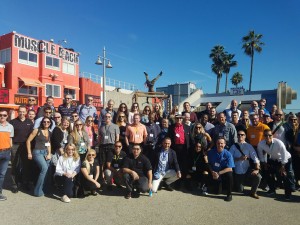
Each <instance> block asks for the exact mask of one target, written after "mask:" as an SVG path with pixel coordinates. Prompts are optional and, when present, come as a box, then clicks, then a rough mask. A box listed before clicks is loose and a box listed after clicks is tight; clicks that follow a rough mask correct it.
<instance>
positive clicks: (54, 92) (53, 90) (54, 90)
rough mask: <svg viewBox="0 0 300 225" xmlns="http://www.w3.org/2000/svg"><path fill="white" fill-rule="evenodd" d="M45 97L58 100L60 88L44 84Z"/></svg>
mask: <svg viewBox="0 0 300 225" xmlns="http://www.w3.org/2000/svg"><path fill="white" fill-rule="evenodd" d="M46 96H53V97H56V98H60V86H59V85H53V84H46Z"/></svg>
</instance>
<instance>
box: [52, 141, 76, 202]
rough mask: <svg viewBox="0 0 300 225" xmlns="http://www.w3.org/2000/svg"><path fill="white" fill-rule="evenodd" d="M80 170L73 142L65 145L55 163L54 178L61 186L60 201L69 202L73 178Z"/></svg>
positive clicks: (71, 195)
mask: <svg viewBox="0 0 300 225" xmlns="http://www.w3.org/2000/svg"><path fill="white" fill-rule="evenodd" d="M79 171H80V159H79V155H78V153H77V151H76V146H75V145H74V144H69V145H67V146H66V148H65V151H64V153H63V155H62V156H60V157H59V159H58V163H57V165H56V171H55V176H54V179H55V181H56V183H57V184H58V185H62V186H63V196H62V197H61V201H62V202H65V203H69V202H70V201H71V200H70V198H71V197H73V187H74V180H75V179H74V178H75V176H76V175H77V174H78V173H79Z"/></svg>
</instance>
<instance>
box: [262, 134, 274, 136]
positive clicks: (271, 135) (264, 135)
mask: <svg viewBox="0 0 300 225" xmlns="http://www.w3.org/2000/svg"><path fill="white" fill-rule="evenodd" d="M264 136H265V137H272V136H273V135H272V134H265V135H264Z"/></svg>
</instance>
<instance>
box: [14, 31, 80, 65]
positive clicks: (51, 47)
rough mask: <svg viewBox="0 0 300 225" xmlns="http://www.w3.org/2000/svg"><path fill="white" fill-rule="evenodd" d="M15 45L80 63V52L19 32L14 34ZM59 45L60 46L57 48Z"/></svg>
mask: <svg viewBox="0 0 300 225" xmlns="http://www.w3.org/2000/svg"><path fill="white" fill-rule="evenodd" d="M14 42H15V47H17V48H21V49H25V50H28V51H31V52H36V53H41V52H43V53H46V54H49V55H53V56H56V57H59V58H61V59H63V60H65V61H68V62H70V63H76V64H78V63H79V54H78V53H76V52H72V51H70V50H68V49H65V48H63V47H61V46H58V45H56V44H53V43H51V42H47V41H42V40H40V41H39V40H35V39H33V38H29V37H26V36H22V35H19V34H15V35H14ZM57 46H58V48H57Z"/></svg>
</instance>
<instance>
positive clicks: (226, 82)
mask: <svg viewBox="0 0 300 225" xmlns="http://www.w3.org/2000/svg"><path fill="white" fill-rule="evenodd" d="M227 84H228V73H226V81H225V93H227Z"/></svg>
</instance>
